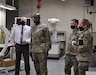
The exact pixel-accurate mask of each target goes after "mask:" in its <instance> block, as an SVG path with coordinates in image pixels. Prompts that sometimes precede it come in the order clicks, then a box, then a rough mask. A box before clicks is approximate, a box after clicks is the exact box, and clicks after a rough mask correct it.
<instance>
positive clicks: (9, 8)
mask: <svg viewBox="0 0 96 75" xmlns="http://www.w3.org/2000/svg"><path fill="white" fill-rule="evenodd" d="M0 8H3V9H8V10H16V7H13V6H10V5H7V4H4V3H0Z"/></svg>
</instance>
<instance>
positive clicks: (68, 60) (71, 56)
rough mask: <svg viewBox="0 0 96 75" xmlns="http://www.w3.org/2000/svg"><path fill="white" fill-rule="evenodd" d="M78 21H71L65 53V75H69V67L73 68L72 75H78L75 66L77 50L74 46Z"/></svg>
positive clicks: (76, 39)
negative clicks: (70, 31) (70, 30)
mask: <svg viewBox="0 0 96 75" xmlns="http://www.w3.org/2000/svg"><path fill="white" fill-rule="evenodd" d="M77 27H78V20H77V19H72V20H71V29H73V31H72V33H71V34H70V37H69V42H68V48H67V51H66V52H65V54H66V55H65V75H71V67H72V66H74V75H78V68H77V67H78V64H77V59H76V55H77V48H76V47H75V45H76V44H77V41H78V36H79V34H78V28H77Z"/></svg>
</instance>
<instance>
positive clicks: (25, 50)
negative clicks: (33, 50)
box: [10, 17, 31, 75]
mask: <svg viewBox="0 0 96 75" xmlns="http://www.w3.org/2000/svg"><path fill="white" fill-rule="evenodd" d="M26 23H27V18H26V17H21V20H20V25H18V26H16V27H13V28H12V30H11V35H10V38H11V42H12V43H14V44H15V48H16V64H15V75H19V70H20V60H21V54H23V57H24V62H25V72H26V75H30V64H29V43H30V38H31V27H30V26H28V25H26Z"/></svg>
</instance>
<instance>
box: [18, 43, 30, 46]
mask: <svg viewBox="0 0 96 75" xmlns="http://www.w3.org/2000/svg"><path fill="white" fill-rule="evenodd" d="M16 45H19V46H26V45H29V44H28V43H26V44H18V43H16Z"/></svg>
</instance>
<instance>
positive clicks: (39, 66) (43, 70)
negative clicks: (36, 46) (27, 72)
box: [32, 52, 47, 75]
mask: <svg viewBox="0 0 96 75" xmlns="http://www.w3.org/2000/svg"><path fill="white" fill-rule="evenodd" d="M32 58H33V61H34V67H35V70H36V73H37V75H47V55H46V54H45V53H43V52H41V53H32Z"/></svg>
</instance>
